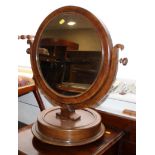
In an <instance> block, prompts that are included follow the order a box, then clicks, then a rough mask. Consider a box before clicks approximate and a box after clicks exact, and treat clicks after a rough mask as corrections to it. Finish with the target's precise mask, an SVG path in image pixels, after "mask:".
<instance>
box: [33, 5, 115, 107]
mask: <svg viewBox="0 0 155 155" xmlns="http://www.w3.org/2000/svg"><path fill="white" fill-rule="evenodd" d="M32 51H33V52H31V63H32V69H33V72H34V78H35V79H36V82H37V85H38V86H39V87H40V89H41V90H42V91H43V93H44V94H45V95H46V96H47V97H48V99H49V100H50V101H52V102H53V103H56V104H58V105H60V106H62V107H64V106H66V105H70V106H71V105H73V106H74V108H81V107H87V106H88V105H90V104H96V103H97V102H98V101H99V100H100V99H101V98H102V97H103V96H104V95H105V94H106V93H107V92H108V90H109V88H110V87H111V83H112V81H113V79H114V76H115V72H116V68H117V64H116V61H117V55H116V59H114V60H113V61H115V60H116V61H115V65H116V67H114V68H113V69H112V71H111V72H110V67H111V64H112V62H111V61H112V58H111V57H112V41H111V37H110V35H109V33H108V31H107V29H106V27H105V26H104V25H103V24H101V23H100V21H99V20H98V19H97V18H96V17H95V16H94V15H93V14H92V13H90V12H89V11H87V10H85V9H83V8H80V7H76V6H66V7H62V8H59V9H57V10H55V11H54V12H52V13H51V14H50V15H49V16H47V17H46V18H45V20H44V21H43V22H42V24H41V25H40V27H39V29H38V31H37V34H36V36H35V39H34V43H33V47H32ZM116 53H117V52H116ZM109 74H112V75H110V76H111V77H109ZM109 79H110V81H109V82H108V80H109ZM104 87H105V89H104V91H101V90H102V89H103V88H104ZM90 99H91V101H90Z"/></svg>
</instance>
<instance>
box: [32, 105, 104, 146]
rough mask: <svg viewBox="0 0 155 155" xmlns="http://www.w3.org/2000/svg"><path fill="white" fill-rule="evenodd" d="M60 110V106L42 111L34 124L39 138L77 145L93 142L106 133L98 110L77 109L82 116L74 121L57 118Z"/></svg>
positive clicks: (62, 144) (47, 141) (44, 140)
mask: <svg viewBox="0 0 155 155" xmlns="http://www.w3.org/2000/svg"><path fill="white" fill-rule="evenodd" d="M60 110H61V108H60V107H54V108H51V109H48V110H44V111H43V112H41V113H40V115H39V116H38V120H37V122H36V123H35V124H34V125H33V126H32V133H33V134H34V136H35V137H36V138H37V139H39V140H41V141H42V142H45V143H48V144H53V145H59V146H77V145H83V144H87V143H91V142H93V141H95V140H97V139H99V138H100V137H101V136H102V135H103V134H104V132H105V127H104V125H103V124H102V123H101V116H100V115H99V114H98V113H97V112H96V111H94V110H92V109H89V108H86V109H78V110H75V112H76V113H77V114H78V115H80V116H81V117H80V119H78V120H76V121H74V120H70V119H67V120H62V119H60V118H57V117H56V114H57V113H59V112H60Z"/></svg>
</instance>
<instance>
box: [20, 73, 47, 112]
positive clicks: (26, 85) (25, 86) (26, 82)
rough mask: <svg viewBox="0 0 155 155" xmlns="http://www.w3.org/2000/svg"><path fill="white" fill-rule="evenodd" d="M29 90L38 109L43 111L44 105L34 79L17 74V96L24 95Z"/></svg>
mask: <svg viewBox="0 0 155 155" xmlns="http://www.w3.org/2000/svg"><path fill="white" fill-rule="evenodd" d="M29 92H32V93H33V94H34V96H35V98H36V100H37V103H38V106H39V108H40V110H41V111H43V110H44V109H45V106H44V104H43V101H42V99H41V96H40V94H39V91H38V88H37V87H36V85H35V82H34V80H33V79H32V78H28V77H24V76H18V96H22V95H25V94H27V93H29Z"/></svg>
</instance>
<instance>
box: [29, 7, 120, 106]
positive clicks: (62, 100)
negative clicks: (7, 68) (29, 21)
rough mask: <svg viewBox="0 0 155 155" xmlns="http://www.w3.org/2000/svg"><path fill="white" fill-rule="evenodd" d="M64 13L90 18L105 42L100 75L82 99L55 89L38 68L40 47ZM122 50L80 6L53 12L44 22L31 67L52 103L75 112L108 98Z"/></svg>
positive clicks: (34, 47)
mask: <svg viewBox="0 0 155 155" xmlns="http://www.w3.org/2000/svg"><path fill="white" fill-rule="evenodd" d="M63 13H64V14H65V13H71V14H73V15H75V16H76V15H78V14H80V15H82V16H84V17H85V18H87V19H88V20H89V21H90V22H91V23H92V25H93V26H94V27H95V29H96V31H97V33H98V35H99V38H100V42H101V53H102V54H101V64H100V69H99V72H98V74H97V77H96V79H95V80H94V82H93V83H92V85H91V86H90V87H89V88H88V89H87V90H86V91H85V92H83V93H81V94H80V95H73V96H66V95H62V94H60V93H57V92H56V91H54V90H53V89H51V88H50V87H49V85H48V84H47V83H46V81H45V80H44V79H43V77H42V75H41V71H40V69H39V67H38V66H39V62H38V59H36V58H37V54H38V47H39V44H40V41H41V37H42V34H43V32H44V30H45V29H46V27H47V26H48V24H49V22H50V21H51V20H53V19H54V18H55V17H57V16H58V15H61V14H63ZM119 48H121V49H122V46H121V45H120V44H119V45H116V46H114V47H113V45H112V40H111V37H110V35H109V32H108V30H107V28H106V27H105V26H104V25H103V24H101V22H100V21H99V20H98V19H97V18H96V17H95V16H94V15H93V14H92V13H90V12H89V11H87V10H85V9H83V8H80V7H76V6H66V7H62V8H59V9H57V10H55V11H54V12H52V13H51V14H50V15H49V16H47V17H46V18H45V20H44V21H43V22H42V24H41V25H40V27H39V29H38V31H37V33H36V36H35V40H34V43H33V45H32V50H31V63H32V69H33V72H34V76H35V77H36V78H37V80H36V83H37V85H38V86H39V87H40V89H41V90H42V91H43V93H44V94H45V95H46V96H47V97H48V99H49V100H50V101H51V102H54V103H55V104H57V105H59V106H61V107H66V106H67V105H69V106H71V107H72V108H84V107H88V106H91V105H95V104H96V103H98V101H100V100H101V99H102V98H103V97H104V96H106V94H107V92H108V91H109V89H110V87H111V85H112V83H113V81H114V79H115V76H116V72H117V65H118V50H119ZM103 88H104V89H103Z"/></svg>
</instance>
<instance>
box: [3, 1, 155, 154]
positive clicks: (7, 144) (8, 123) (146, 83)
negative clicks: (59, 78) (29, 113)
mask: <svg viewBox="0 0 155 155" xmlns="http://www.w3.org/2000/svg"><path fill="white" fill-rule="evenodd" d="M64 5H78V6H81V7H84V8H86V9H88V10H90V11H91V12H93V13H94V14H95V15H96V16H97V17H98V18H100V19H101V20H102V21H103V22H104V23H105V24H106V26H107V28H108V29H109V31H110V34H111V37H112V39H113V44H116V43H122V44H124V45H125V49H124V51H123V52H120V57H124V56H127V57H128V58H129V64H128V65H127V67H123V66H122V67H121V66H119V71H118V76H119V77H122V78H132V79H136V80H137V111H138V112H137V118H138V121H137V122H138V123H137V137H138V139H137V152H138V153H137V154H138V155H143V154H144V155H145V154H155V150H154V138H155V132H154V131H155V124H154V118H155V116H154V113H155V112H154V109H155V108H154V103H155V98H154V86H155V82H154V79H155V74H154V72H155V69H154V66H155V60H154V59H155V54H154V53H155V51H154V50H155V48H154V44H155V4H154V0H117V1H116V0H43V1H39V0H34V1H32V0H25V1H22V0H13V1H10V0H5V1H1V2H0V20H1V24H0V43H1V46H0V53H1V55H0V57H1V60H0V69H1V70H0V71H1V76H0V77H1V79H0V82H1V85H0V86H1V87H0V88H1V89H0V94H1V112H0V122H1V128H0V130H1V131H0V137H1V141H0V143H1V144H2V145H1V146H2V147H1V154H17V149H18V135H17V134H18V133H17V125H18V124H17V122H18V98H17V67H18V64H19V62H22V63H23V64H27V63H28V62H29V56H28V55H25V50H26V48H27V47H28V46H27V45H26V41H22V40H20V41H19V40H18V39H17V36H18V35H21V34H34V35H35V33H36V31H37V29H38V26H39V25H40V23H41V22H42V21H43V19H44V18H45V17H46V16H47V15H48V14H49V13H50V12H52V11H53V10H55V9H56V8H58V7H61V6H64ZM23 57H24V58H23ZM26 59H27V60H26ZM10 137H11V138H10ZM6 151H7V153H6Z"/></svg>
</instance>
